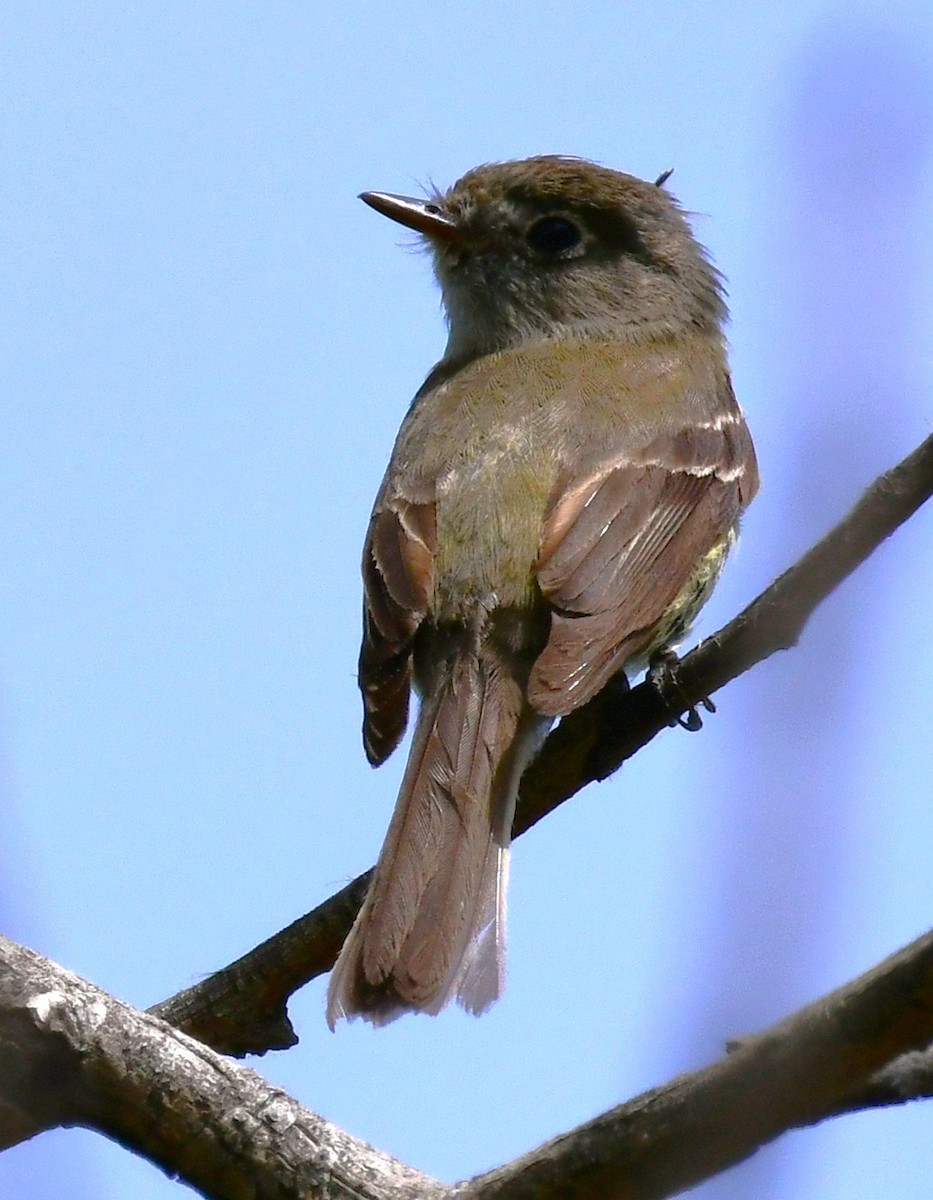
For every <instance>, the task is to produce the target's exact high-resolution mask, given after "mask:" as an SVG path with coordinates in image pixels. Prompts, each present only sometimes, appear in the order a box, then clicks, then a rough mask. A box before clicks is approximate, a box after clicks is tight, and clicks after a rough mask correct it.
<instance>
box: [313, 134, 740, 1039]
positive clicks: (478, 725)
mask: <svg viewBox="0 0 933 1200" xmlns="http://www.w3.org/2000/svg"><path fill="white" fill-rule="evenodd" d="M665 180H666V177H662V178H661V179H660V180H658V182H657V183H655V184H653V183H646V182H644V181H642V180H640V179H636V178H634V177H633V176H631V175H623V174H621V173H620V172H617V171H612V170H609V169H607V168H605V167H602V166H598V165H596V164H595V163H591V162H587V161H584V160H582V159H577V158H564V157H558V156H544V157H538V158H529V159H525V160H523V161H520V162H506V163H495V164H491V165H487V166H481V167H477V168H476V169H475V170H472V171H470V172H468V174H466V175H464V177H463V178H462V179H461V180H460V181H459V182H458V183H456V184H455V185H454V186H453V187H452V188H451V189H450V190H449V191H448V192H445V193H442V194H441V193H438V194H437V195H434V196H432V197H431V198H430V199H428V200H417V199H411V198H409V197H406V196H394V195H389V194H386V193H384V192H366V193H364V195H363V196H362V199H363V200H365V201H366V203H367V204H369V205H370V206H371V207H372V208H374V209H376V211H377V212H380V213H383V214H384V215H385V216H388V217H391V218H392V219H393V220H395V221H398V222H400V223H401V224H402V225H405V226H407V227H408V228H409V229H413V230H415V231H416V232H417V233H419V234H420V235H421V236H422V237H423V238H424V240H425V242H426V243H427V245H428V247H429V249H430V250H431V252H432V254H433V257H434V267H435V271H436V274H437V279H438V281H439V283H440V287H441V291H442V293H443V300H444V307H445V309H446V311H447V319H448V324H449V331H450V334H449V340H448V343H447V348H446V350H445V352H444V357H443V358H442V359H441V361H440V362H439V363H438V364H437V365H436V366H435V367H434V368H433V370H432V371H431V373H430V374H429V375H428V377H427V379H426V380H425V382H424V384H423V385H422V387H421V389H420V390H419V392H418V393H417V395H416V396H415V399H414V402H413V404H412V406H411V408H410V409H409V411H408V415H407V416H406V418H405V420H404V422H403V423H402V427H401V429H400V431H399V434H398V438H397V440H396V443H395V448H394V450H393V452H392V458H391V460H390V462H389V467H388V470H387V471H386V475H385V479H384V480H383V483H382V487H381V488H380V490H379V493H378V495H377V497H376V503H375V507H374V509H373V514H372V519H371V521H370V524H369V531H368V533H367V536H366V543H365V547H364V551H363V579H364V588H365V600H364V615H363V645H362V650H361V653H360V664H359V680H360V688H361V689H362V693H363V704H364V710H365V715H364V721H363V741H364V745H365V748H366V754H367V756H368V758H369V761H370V762H371V763H372V764H373V765H375V766H378V765H379V764H380V763H382V762H383V761H384V760H385V759H386V758H388V756H389V755H390V754H391V753H392V751H393V750H394V749H395V747H396V746H397V745H398V743H399V741H400V739H401V737H402V734H403V732H404V730H405V726H406V723H407V720H408V705H409V692H410V689H411V688H412V686H414V688H415V689H416V690H417V691H418V693H419V695H420V697H421V707H420V711H419V715H418V719H417V723H416V726H415V732H414V738H413V741H412V746H411V751H410V754H409V759H408V766H407V769H406V771H405V776H404V779H403V781H402V786H401V791H400V793H399V797H398V801H397V804H396V807H395V813H394V815H393V817H392V822H391V824H390V826H389V831H388V835H387V836H386V840H385V845H384V846H383V848H382V852H381V854H380V856H379V861H378V864H377V866H376V870H375V875H374V876H373V880H372V884H371V886H370V889H369V894H368V896H367V898H366V901H365V903H364V905H363V907H362V909H361V911H360V913H359V916H358V917H357V919H356V923H355V924H354V926H353V928H352V930H351V931H350V934H349V936H348V937H347V940H346V942H345V944H344V947H343V950H342V951H341V953H340V957H339V958H338V960H337V964H336V966H335V967H334V971H333V975H332V976H331V981H330V990H329V993H328V1007H327V1016H328V1022H329V1023H330V1025H331V1027H333V1025H334V1024H335V1022H336V1021H337V1020H338V1018H340V1017H342V1016H347V1017H355V1016H363V1017H365V1018H366V1019H368V1020H370V1021H372V1022H373V1023H374V1024H377V1025H380V1024H385V1023H387V1022H388V1021H391V1020H393V1019H394V1018H395V1017H397V1016H399V1015H400V1014H401V1013H403V1012H406V1011H420V1012H428V1013H436V1012H438V1011H439V1009H441V1008H442V1007H443V1006H444V1005H445V1004H446V1003H447V1001H448V1000H450V999H451V998H453V997H456V998H457V1000H458V1001H459V1002H460V1003H461V1004H462V1005H463V1006H464V1008H466V1009H468V1010H470V1011H471V1012H474V1013H480V1012H483V1011H484V1010H485V1009H486V1008H487V1007H488V1006H489V1005H490V1004H491V1003H492V1002H493V1001H494V1000H495V999H496V998H497V997H498V996H499V994H500V992H501V990H502V986H503V980H504V950H505V894H506V882H507V875H508V855H509V840H510V836H511V828H512V817H513V814H514V811H515V798H516V793H517V789H518V783H519V779H520V777H521V774H522V771H523V769H524V768H525V766H526V765H527V763H528V761H529V759H530V758H531V757H532V756H533V754H534V753H535V751H536V749H537V748H538V746H539V744H540V742H541V740H542V738H543V736H544V734H545V733H546V731H547V728H548V726H549V724H550V723H551V722H552V721H553V720H554V719H555V718H556V717H560V716H563V715H565V714H566V713H569V712H571V711H572V710H573V709H575V708H577V707H579V706H580V705H581V704H584V703H586V701H587V700H589V699H591V698H592V697H593V696H595V695H596V694H597V693H598V692H599V691H600V690H601V688H602V687H603V686H604V685H605V684H606V683H607V681H608V680H609V679H611V678H612V677H613V676H614V675H616V674H617V673H618V672H620V671H623V670H624V669H626V668H629V669H632V668H633V667H636V666H639V665H643V664H644V663H645V662H646V661H647V660H648V659H649V658H650V657H651V656H652V655H653V654H655V653H657V652H658V651H660V650H663V649H664V648H666V647H667V646H668V645H670V644H671V643H672V642H673V641H674V640H676V639H678V638H679V637H682V636H683V634H684V632H685V630H686V628H687V626H688V625H689V623H690V621H691V620H692V618H693V617H694V615H695V614H696V612H697V611H698V610H699V608H700V606H701V605H702V604H703V602H704V601H705V599H706V598H707V596H708V595H709V592H710V590H711V589H712V587H713V584H714V583H715V581H716V578H717V576H718V575H719V572H720V569H721V567H722V564H723V561H724V559H725V556H726V554H727V552H728V550H729V548H730V546H731V545H732V543H733V541H734V540H735V537H736V530H737V524H738V520H739V515H740V513H741V511H742V509H743V508H744V507H745V506H746V505H747V504H748V503H749V502H750V501H751V500H752V498H753V496H754V495H755V492H756V491H757V488H758V470H757V466H756V462H755V452H754V448H753V446H752V441H751V437H750V436H749V433H748V430H747V428H746V425H745V421H744V419H743V416H742V413H741V411H740V409H739V407H738V404H737V403H736V400H735V397H734V395H733V391H732V386H731V383H730V380H729V369H728V364H727V361H726V345H725V340H724V335H723V324H724V322H725V320H726V306H725V302H724V299H723V288H722V281H721V277H720V275H719V274H718V272H717V271H716V269H715V268H714V267H713V266H712V264H711V263H710V261H709V259H708V257H707V255H706V253H705V251H704V250H703V248H702V247H701V246H700V245H699V244H698V242H697V241H696V240H695V239H694V237H693V235H692V233H691V231H690V227H689V225H688V224H687V221H686V219H685V217H684V215H683V213H682V212H681V210H680V208H679V207H678V205H677V203H676V201H675V200H674V199H673V197H672V196H671V195H670V193H669V192H668V191H667V190H666V188H665V187H664V186H663V185H664V182H665Z"/></svg>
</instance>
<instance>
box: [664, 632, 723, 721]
mask: <svg viewBox="0 0 933 1200" xmlns="http://www.w3.org/2000/svg"><path fill="white" fill-rule="evenodd" d="M679 665H680V659H679V658H678V657H677V655H676V654H675V653H674V651H673V650H659V651H658V653H657V654H655V655H654V657H653V658H652V659H651V662H650V663H649V664H648V676H647V678H648V682H649V683H650V684H651V685H652V687H654V688H655V689H656V690H657V691H658V692H659V693H660V695H661V699H662V700H663V701H664V703H665V704H668V705H671V706H673V705H674V704H675V703H682V708H681V712H680V715H679V716H677V717H675V718H674V720H673V721H671V722H670V723H669V724H670V726H671V728H673V727H674V726H675V725H679V726H680V728H681V729H686V730H687V732H688V733H699V731H700V730H701V729H702V728H703V718H702V717H701V716H700V714H699V712H698V711H697V706H696V705H694V704H688V703H687V702H686V698H685V697H684V694H683V689H682V688H681V686H680V681H679V679H678V677H677V668H678V666H679ZM700 705H701V706H702V707H703V708H705V709H706V711H707V712H710V713H714V712H715V711H716V705H715V704H714V703H713V702H712V700H710V698H709V696H705V697H704V698H703V699H702V700H701V701H700Z"/></svg>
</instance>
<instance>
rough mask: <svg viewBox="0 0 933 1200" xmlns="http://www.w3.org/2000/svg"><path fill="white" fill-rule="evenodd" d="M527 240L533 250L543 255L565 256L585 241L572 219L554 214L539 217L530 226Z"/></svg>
mask: <svg viewBox="0 0 933 1200" xmlns="http://www.w3.org/2000/svg"><path fill="white" fill-rule="evenodd" d="M525 240H526V241H527V242H528V245H529V246H531V248H532V249H533V250H538V251H540V252H541V253H542V254H563V253H564V252H565V251H567V250H572V249H573V248H574V247H575V246H579V244H580V243H581V242H582V241H583V232H582V230H581V229H580V226H579V225H577V224H576V222H575V221H572V220H571V219H570V217H564V216H558V215H556V214H552V215H551V216H548V217H539V218H538V220H537V221H535V222H534V223H533V224H532V225H530V226H529V228H528V231H527V233H526V234H525Z"/></svg>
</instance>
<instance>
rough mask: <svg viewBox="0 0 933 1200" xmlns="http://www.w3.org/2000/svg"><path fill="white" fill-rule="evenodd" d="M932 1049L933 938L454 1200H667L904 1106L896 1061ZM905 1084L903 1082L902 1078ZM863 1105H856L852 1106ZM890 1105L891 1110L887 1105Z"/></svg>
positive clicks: (463, 1189)
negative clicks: (795, 1142) (812, 1129)
mask: <svg viewBox="0 0 933 1200" xmlns="http://www.w3.org/2000/svg"><path fill="white" fill-rule="evenodd" d="M931 1039H933V933H929V934H926V935H925V936H924V937H922V938H918V939H917V941H915V942H913V943H912V944H911V945H909V946H907V947H905V948H904V949H903V950H900V951H899V952H898V953H897V954H894V955H892V956H891V958H889V959H887V960H885V962H883V963H880V964H879V965H878V966H876V967H874V968H872V970H870V971H868V972H866V974H864V975H862V976H860V977H859V978H858V979H856V980H854V981H853V982H851V983H848V984H846V985H845V986H844V987H842V988H839V989H838V990H837V991H835V992H832V993H830V995H828V996H824V997H823V998H822V999H820V1000H817V1001H816V1002H815V1003H813V1004H810V1005H808V1006H807V1007H806V1008H803V1009H801V1010H800V1011H799V1012H797V1013H794V1015H793V1016H790V1017H787V1018H786V1019H785V1020H783V1021H781V1022H780V1023H779V1024H777V1025H774V1026H772V1028H771V1029H768V1030H766V1031H765V1032H764V1033H762V1034H759V1035H758V1036H756V1037H750V1038H743V1039H742V1040H741V1042H739V1043H738V1044H737V1045H736V1048H735V1049H734V1051H733V1053H732V1054H730V1055H728V1056H727V1057H726V1058H724V1059H722V1060H721V1061H720V1062H718V1063H715V1064H714V1065H713V1066H711V1067H707V1068H705V1069H704V1070H702V1071H695V1072H692V1073H691V1074H688V1075H682V1076H680V1077H679V1078H678V1079H674V1080H672V1081H671V1082H670V1083H668V1084H665V1085H664V1086H663V1087H660V1088H656V1089H654V1090H653V1091H650V1092H645V1093H644V1094H643V1095H641V1096H638V1097H636V1098H635V1099H634V1100H631V1101H629V1103H627V1104H623V1105H621V1106H620V1107H619V1108H616V1109H613V1110H611V1111H610V1112H608V1113H605V1114H604V1115H603V1116H601V1117H597V1118H596V1120H595V1121H591V1122H589V1123H587V1124H586V1125H582V1126H580V1127H579V1128H578V1129H575V1130H574V1131H573V1132H572V1133H568V1134H564V1135H563V1136H562V1137H559V1138H555V1139H554V1140H553V1141H551V1142H548V1143H546V1144H545V1145H544V1146H541V1147H539V1149H537V1150H535V1151H533V1152H532V1153H531V1154H528V1155H525V1156H524V1157H522V1158H520V1159H517V1160H516V1161H515V1162H513V1163H510V1164H509V1165H508V1166H506V1167H500V1168H499V1169H498V1170H495V1171H491V1172H490V1173H489V1174H487V1175H484V1176H481V1177H479V1178H477V1179H475V1180H473V1181H472V1182H471V1183H469V1184H464V1185H461V1187H460V1188H459V1189H458V1191H457V1193H456V1195H457V1200H493V1197H495V1200H613V1197H618V1198H619V1200H662V1198H663V1197H666V1196H675V1195H677V1194H678V1193H680V1192H682V1191H684V1190H685V1189H686V1188H689V1187H693V1186H694V1185H695V1184H697V1183H700V1182H701V1181H702V1180H704V1179H709V1178H710V1177H711V1176H713V1175H716V1174H718V1173H719V1172H720V1171H723V1170H725V1169H726V1168H727V1167H730V1166H734V1165H735V1164H736V1163H739V1162H742V1161H743V1160H744V1159H746V1158H748V1157H749V1156H750V1155H751V1154H753V1153H754V1152H755V1151H756V1150H757V1149H759V1147H761V1146H763V1145H765V1144H766V1143H768V1142H770V1141H773V1140H774V1139H775V1138H776V1137H777V1136H778V1135H779V1134H781V1133H783V1132H785V1131H786V1130H788V1129H793V1128H798V1127H800V1126H803V1125H812V1124H815V1123H817V1122H818V1121H822V1120H825V1119H826V1118H827V1117H830V1116H834V1115H836V1114H839V1113H843V1112H849V1111H854V1110H855V1109H856V1108H861V1107H872V1106H877V1105H879V1104H884V1103H901V1102H903V1099H904V1096H903V1095H899V1094H898V1092H899V1090H900V1086H901V1085H902V1084H903V1071H899V1070H898V1069H896V1068H894V1067H888V1068H887V1069H881V1070H879V1068H884V1066H885V1064H888V1063H890V1062H891V1060H892V1059H894V1060H895V1062H896V1063H898V1064H905V1063H907V1062H908V1061H909V1060H910V1059H914V1061H915V1063H916V1059H917V1058H919V1059H920V1060H923V1061H924V1063H925V1067H926V1070H925V1072H924V1071H920V1072H919V1073H918V1074H917V1075H915V1078H914V1082H915V1083H916V1082H918V1081H919V1080H920V1078H925V1082H924V1085H923V1086H924V1088H927V1087H928V1086H929V1082H930V1078H929V1055H927V1054H924V1055H919V1056H914V1055H906V1056H905V1057H903V1058H898V1056H900V1055H905V1054H906V1052H907V1051H910V1050H912V1049H914V1048H916V1047H919V1046H925V1045H927V1043H929V1042H930V1041H931ZM899 1074H900V1076H901V1079H900V1081H899V1082H898V1080H897V1077H898V1075H899ZM856 1097H859V1098H860V1099H859V1100H856ZM883 1097H886V1098H883Z"/></svg>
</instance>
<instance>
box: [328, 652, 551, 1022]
mask: <svg viewBox="0 0 933 1200" xmlns="http://www.w3.org/2000/svg"><path fill="white" fill-rule="evenodd" d="M538 723H539V722H538V719H537V718H536V717H535V716H534V714H533V713H532V712H531V710H530V709H529V707H528V706H527V704H526V702H525V700H524V696H523V689H522V687H521V686H520V684H519V683H518V681H516V680H515V679H514V678H512V677H511V676H510V675H509V674H508V673H507V672H506V671H503V670H502V669H501V667H500V665H499V664H498V663H497V662H494V661H488V660H486V659H485V658H483V657H481V656H480V655H478V654H477V653H475V652H473V651H462V652H461V653H460V654H459V655H458V656H457V657H456V658H455V659H454V660H453V662H452V664H451V665H450V666H449V668H448V669H447V670H446V672H445V673H444V675H443V677H442V678H441V679H440V680H439V681H438V683H437V686H436V687H435V688H434V690H433V696H432V697H428V698H427V699H426V700H425V702H424V704H423V706H422V709H421V713H420V714H419V717H418V723H417V726H416V729H415V735H414V740H413V743H412V749H411V753H410V755H409V760H408V767H407V769H406V772H405V777H404V779H403V781H402V786H401V790H400V793H399V798H398V801H397V803H396V807H395V813H394V815H393V817H392V823H391V825H390V826H389V832H388V834H387V836H386V841H385V845H384V846H383V848H382V853H381V854H380V856H379V862H378V863H377V865H376V871H375V875H374V877H373V882H372V884H371V886H370V890H369V895H368V896H367V898H366V902H365V903H364V905H363V908H362V909H361V910H360V913H359V916H358V917H357V919H356V922H355V924H354V926H353V929H352V930H351V931H350V934H349V936H348V937H347V940H346V942H345V943H344V947H343V949H342V951H341V953H340V957H339V958H338V960H337V964H336V966H335V967H334V971H333V974H332V975H331V981H330V988H329V991H328V1005H327V1018H328V1022H329V1023H330V1025H331V1027H333V1025H334V1024H335V1023H336V1021H337V1020H338V1019H339V1018H340V1017H341V1016H348V1017H353V1016H357V1015H362V1016H364V1017H366V1018H367V1019H368V1020H370V1021H372V1022H373V1023H374V1024H377V1025H381V1024H386V1023H387V1022H389V1021H392V1020H394V1019H395V1018H396V1017H397V1016H400V1015H401V1014H402V1013H403V1012H406V1011H409V1010H415V1011H421V1012H431V1013H436V1012H438V1011H439V1010H440V1009H441V1008H442V1007H443V1006H444V1005H445V1004H446V1003H447V1001H448V1000H450V999H451V998H452V997H453V996H454V995H456V996H457V997H458V999H459V1000H460V1002H461V1003H462V1004H463V1005H464V1007H465V1008H467V1009H469V1010H470V1011H472V1012H482V1011H483V1010H484V1009H485V1008H487V1007H488V1006H489V1005H490V1004H491V1003H492V1002H493V1001H494V1000H495V999H496V997H497V996H498V995H499V993H500V992H501V990H502V984H503V978H504V954H505V890H506V881H507V876H508V852H509V841H510V837H511V828H512V817H513V815H514V810H515V795H516V791H517V788H518V780H519V777H520V775H521V771H522V769H523V768H524V765H525V762H526V761H527V758H528V757H529V755H530V753H531V751H532V749H533V748H534V744H535V740H536V726H537V724H538Z"/></svg>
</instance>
